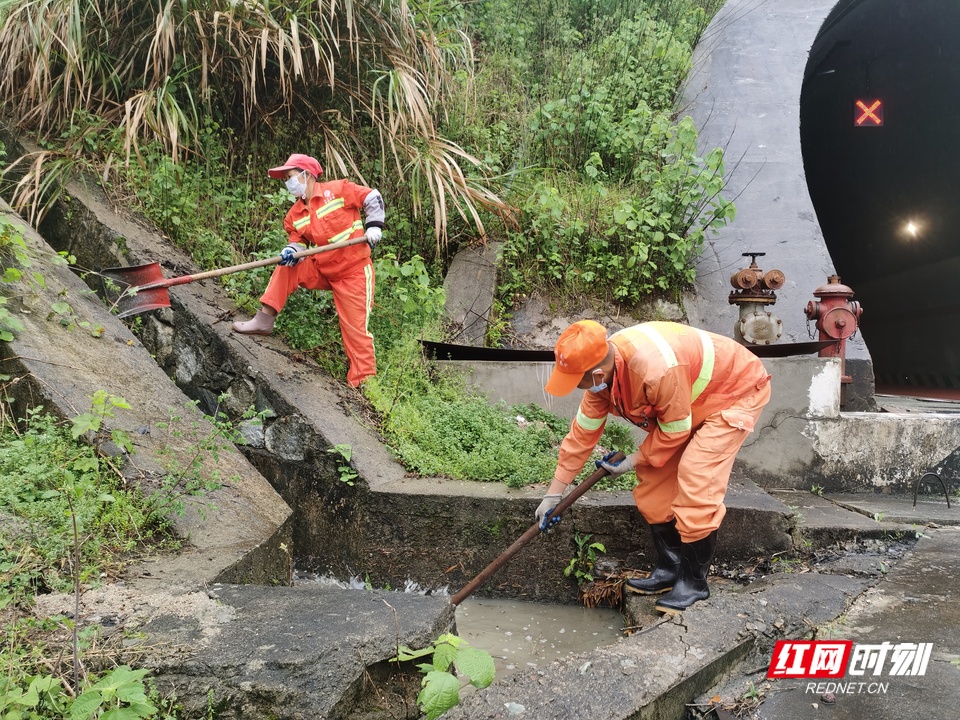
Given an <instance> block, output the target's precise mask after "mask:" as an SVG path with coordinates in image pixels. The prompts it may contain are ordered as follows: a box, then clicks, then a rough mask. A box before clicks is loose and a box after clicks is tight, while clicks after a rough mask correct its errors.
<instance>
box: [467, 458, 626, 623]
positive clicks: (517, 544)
mask: <svg viewBox="0 0 960 720" xmlns="http://www.w3.org/2000/svg"><path fill="white" fill-rule="evenodd" d="M624 457H626V456H625V455H624V454H623V453H622V452H618V453H617V454H616V455H614V456H613V457H612V458H610V460H609V462H612V463H617V462H620V461H621V460H623V459H624ZM609 474H610V473H608V472H607V470H606V469H605V468H599V469H598V470H597V471H596V472H595V473H593V475H591V476H590V477H588V478H587V479H586V480H584V481H583V482H582V483H580V484H579V485H577V486H576V487H575V488H574V489H573V492H571V493H570V494H569V495H567V496H566V497H565V498H563V499H562V500H560V502H559V503H557V507H556V508H555V509H554V511H553V512H554V514H556V515H560V514H561V513H563V512H565V511H566V509H567V508H568V507H570V506H571V505H573V503H575V502H576V501H577V498H579V497H580V496H581V495H583V494H584V493H585V492H586V491H587V490H589V489H590V488H591V487H593V486H594V484H596V483H597V481H599V480H602V479H603V478H605V477H606V476H607V475H609ZM540 532H541V530H540V522H539V521H538V522H535V523H534V524H533V525H531V526H530V527H529V528H527V531H526V532H525V533H523V535H521V536H520V537H518V538H517V539H516V540H514V542H513V545H511V546H510V547H508V548H507V549H506V550H504V551H503V552H502V553H501V554H500V556H499V557H498V558H497V559H496V560H494V561H493V562H492V563H490V564H489V565H487V567H485V568H484V569H483V570H482V571H481V572H480V574H479V575H477V576H476V577H475V578H474V579H473V580H471V581H470V582H468V583H467V584H466V585H464V586H463V588H462V589H461V590H460V591H459V592H458V593H457V594H456V595H454V596H453V597H452V598H450V602H451V603H453V604H454V605H459V604H460V603H462V602H463V601H464V600H466V599H467V598H468V597H470V596H471V595H472V594H473V592H474V590H476V589H477V588H478V587H480V586H481V585H483V583H485V582H486V581H487V580H488V579H489V578H490V576H491V575H493V574H494V573H495V572H496V571H497V570H499V569H500V568H501V567H503V566H504V565H506V564H507V562H508V561H509V560H510V558H512V557H513V556H514V555H516V554H517V553H518V552H519V551H520V549H521V548H523V546H524V545H526V544H527V543H529V542H530V541H531V540H533V539H534V538H535V537H536V536H537V535H539V534H540Z"/></svg>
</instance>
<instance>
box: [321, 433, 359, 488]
mask: <svg viewBox="0 0 960 720" xmlns="http://www.w3.org/2000/svg"><path fill="white" fill-rule="evenodd" d="M327 452H328V453H330V454H331V455H336V456H337V472H338V473H339V474H340V482H342V483H346V484H347V485H350V486H351V487H352V486H353V481H354V480H356V479H357V478H358V477H360V473H358V472H357V471H356V470H355V469H354V467H353V465H352V464H351V462H350V458H351V457H353V449H352V448H351V447H350V446H349V445H347V444H345V443H338V444H337V445H334V446H333V447H331V448H327Z"/></svg>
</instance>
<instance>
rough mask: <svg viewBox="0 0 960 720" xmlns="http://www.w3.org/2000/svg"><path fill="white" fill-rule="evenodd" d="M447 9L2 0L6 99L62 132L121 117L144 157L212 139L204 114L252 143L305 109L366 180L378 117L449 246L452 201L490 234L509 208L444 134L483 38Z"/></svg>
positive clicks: (310, 122) (33, 181) (352, 1)
mask: <svg viewBox="0 0 960 720" xmlns="http://www.w3.org/2000/svg"><path fill="white" fill-rule="evenodd" d="M444 12H445V8H444V7H443V3H442V2H441V3H429V4H419V3H417V2H408V1H407V0H299V1H297V0H293V1H292V2H269V0H159V1H158V0H137V1H136V2H130V1H126V2H120V1H119V0H0V101H2V102H3V105H4V113H5V115H6V116H7V117H8V118H10V119H12V120H13V121H14V122H15V123H16V124H17V125H18V126H19V127H20V128H21V129H26V130H31V131H35V132H38V133H40V134H41V136H45V137H48V138H51V139H54V138H58V137H62V136H64V135H65V134H69V131H70V129H71V128H72V127H73V126H74V125H75V124H76V122H77V120H78V118H80V117H83V118H84V122H86V123H89V118H91V117H93V118H97V119H98V120H97V122H98V123H99V124H100V126H101V127H102V126H106V127H116V128H121V129H122V132H123V137H124V149H125V153H124V154H125V157H124V158H123V160H124V161H125V162H130V161H131V160H132V159H134V158H138V159H140V160H141V162H142V158H141V156H140V150H139V149H140V145H141V143H143V142H144V141H148V140H149V141H154V140H156V141H159V142H161V143H162V144H163V146H164V147H165V148H166V151H167V152H168V153H169V154H170V156H171V157H172V158H173V159H174V160H175V161H179V160H180V159H181V158H182V157H184V156H185V155H186V154H190V153H200V152H201V148H200V145H199V133H200V129H201V127H202V123H203V121H204V119H205V118H213V119H215V120H216V121H218V122H220V123H222V124H223V125H225V126H226V127H229V128H232V129H233V130H235V131H236V134H237V138H238V142H241V143H247V142H249V141H250V138H251V137H256V136H257V135H258V134H260V133H262V132H264V131H267V132H269V131H270V130H271V129H274V128H276V127H277V126H278V124H280V123H287V122H292V123H297V124H299V125H300V126H302V127H303V128H304V132H309V133H310V134H312V135H317V136H322V137H323V138H324V139H325V143H324V145H325V147H324V151H323V156H324V160H323V162H324V165H325V167H326V168H328V174H339V175H349V176H352V177H359V178H360V179H361V181H363V180H364V178H363V176H362V173H361V170H360V168H361V162H360V157H361V148H360V143H361V135H363V137H367V135H365V134H364V129H365V128H367V127H371V126H372V128H373V129H374V130H375V132H374V133H373V135H374V136H375V137H376V139H377V140H376V141H377V143H378V148H377V151H378V152H379V154H380V156H381V160H382V164H383V167H384V168H390V171H392V172H395V173H396V174H397V175H398V177H399V178H400V180H401V182H402V183H404V184H409V188H410V191H411V193H412V197H413V198H414V201H413V202H414V206H415V207H416V208H417V209H418V210H421V211H424V212H432V214H433V218H434V219H435V232H436V236H437V242H438V246H439V245H440V244H443V243H445V242H446V238H447V229H448V221H449V218H450V217H451V213H452V212H456V213H458V214H459V215H460V216H461V217H462V218H464V219H467V220H469V221H470V222H472V223H473V224H474V225H475V226H476V227H477V229H478V230H479V231H480V232H481V233H482V232H483V224H482V221H481V210H482V209H488V210H493V211H496V212H503V211H505V210H506V207H505V205H504V203H503V202H501V200H500V199H499V198H498V197H497V196H496V195H495V194H494V193H493V192H491V191H490V190H489V189H487V188H486V187H484V185H483V184H482V183H481V182H477V181H476V180H474V179H471V178H472V177H476V176H477V173H476V172H475V171H477V170H480V169H481V168H480V166H481V163H480V161H479V160H478V159H477V158H475V157H473V156H472V155H470V154H469V153H467V152H465V151H464V150H463V149H462V148H461V147H459V146H458V145H456V144H455V143H453V142H450V141H449V140H447V139H445V138H443V137H442V136H441V135H440V133H439V132H438V128H437V122H438V120H439V119H440V118H442V117H443V116H444V113H445V112H446V107H445V102H447V97H448V92H447V91H448V88H449V83H450V82H451V78H452V73H453V72H454V71H457V72H460V73H467V74H469V73H471V72H472V58H471V48H470V42H469V40H468V39H467V38H466V36H464V35H463V34H462V33H460V32H459V31H457V30H456V29H453V28H450V27H445V26H444V23H443V18H444ZM73 141H74V142H76V143H78V144H79V145H80V146H81V148H82V144H83V143H82V138H79V139H78V138H74V140H73ZM365 150H366V149H364V151H365ZM76 152H82V149H81V150H76V151H74V150H71V149H69V148H68V149H67V150H66V153H65V154H66V156H73V155H75V154H76ZM44 159H45V158H41V159H40V161H39V162H38V161H37V159H36V158H32V159H31V158H27V159H24V160H23V161H22V163H21V164H22V165H24V166H27V165H29V166H30V171H29V173H28V176H27V177H25V178H23V180H21V183H20V187H19V193H18V195H19V198H18V200H19V203H18V204H19V205H21V206H23V205H26V206H28V207H30V209H31V215H32V216H34V217H35V216H36V215H37V214H38V213H40V212H42V207H41V204H42V200H41V194H40V193H38V192H37V191H36V189H37V188H39V187H42V186H43V185H44V183H43V182H42V180H41V179H38V177H36V176H37V174H41V175H42V173H43V169H44V167H45V165H47V163H45V162H43V160H44Z"/></svg>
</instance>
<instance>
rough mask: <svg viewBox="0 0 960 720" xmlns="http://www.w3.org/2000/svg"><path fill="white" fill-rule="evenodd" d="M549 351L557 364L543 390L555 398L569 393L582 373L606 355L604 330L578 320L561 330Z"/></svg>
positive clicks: (577, 383) (587, 321)
mask: <svg viewBox="0 0 960 720" xmlns="http://www.w3.org/2000/svg"><path fill="white" fill-rule="evenodd" d="M553 352H554V355H556V358H557V363H556V365H554V367H553V373H551V375H550V379H549V380H547V384H546V387H544V390H546V391H547V392H548V393H550V394H551V395H556V396H558V397H559V396H563V395H569V394H570V393H571V392H573V390H574V388H576V387H577V385H579V384H580V381H581V380H582V379H583V375H584V373H586V372H588V371H590V370H593V369H594V368H595V367H598V366H599V365H600V363H602V362H603V359H604V358H605V357H607V331H606V330H604V328H603V325H601V324H600V323H597V322H594V321H593V320H580V321H579V322H575V323H574V324H573V325H571V326H570V327H568V328H567V329H566V330H564V331H563V334H562V335H560V339H559V340H557V346H556V348H554V351H553Z"/></svg>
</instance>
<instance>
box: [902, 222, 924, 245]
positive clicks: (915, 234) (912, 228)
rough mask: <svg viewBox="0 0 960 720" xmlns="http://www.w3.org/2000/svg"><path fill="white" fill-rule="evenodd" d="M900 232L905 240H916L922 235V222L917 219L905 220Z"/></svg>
mask: <svg viewBox="0 0 960 720" xmlns="http://www.w3.org/2000/svg"><path fill="white" fill-rule="evenodd" d="M901 232H902V234H903V237H904V238H906V239H907V240H918V239H919V238H920V237H921V235H923V223H921V222H920V221H919V220H907V222H906V223H904V225H903V228H902V229H901Z"/></svg>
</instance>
